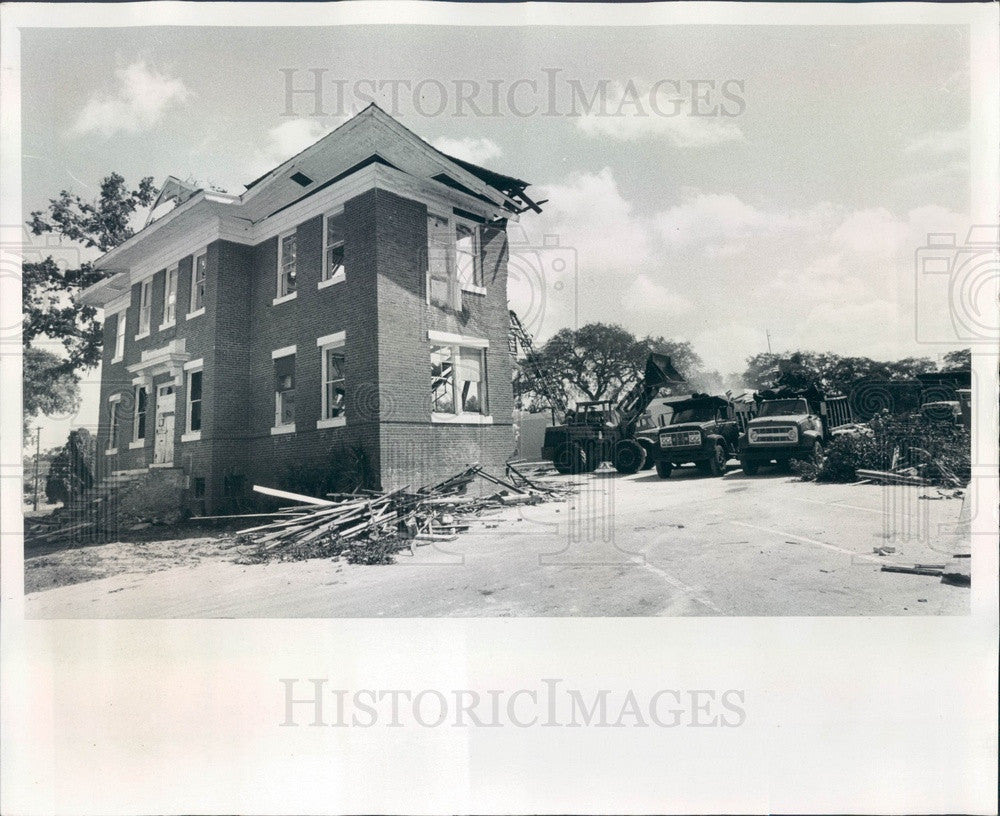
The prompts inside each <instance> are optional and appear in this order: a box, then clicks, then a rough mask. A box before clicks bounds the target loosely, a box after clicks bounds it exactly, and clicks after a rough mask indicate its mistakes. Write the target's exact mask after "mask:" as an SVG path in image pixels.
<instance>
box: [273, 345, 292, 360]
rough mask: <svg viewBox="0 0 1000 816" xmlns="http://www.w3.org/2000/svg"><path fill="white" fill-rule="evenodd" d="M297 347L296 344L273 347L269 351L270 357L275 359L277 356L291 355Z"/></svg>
mask: <svg viewBox="0 0 1000 816" xmlns="http://www.w3.org/2000/svg"><path fill="white" fill-rule="evenodd" d="M297 348H298V347H297V346H285V347H284V348H279V349H275V350H274V351H272V352H271V359H272V360H277V359H278V358H279V357H291V356H292V355H293V354H296V353H297Z"/></svg>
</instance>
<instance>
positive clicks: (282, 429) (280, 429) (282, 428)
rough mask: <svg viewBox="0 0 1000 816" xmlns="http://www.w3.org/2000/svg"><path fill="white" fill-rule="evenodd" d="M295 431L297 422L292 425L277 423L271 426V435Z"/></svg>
mask: <svg viewBox="0 0 1000 816" xmlns="http://www.w3.org/2000/svg"><path fill="white" fill-rule="evenodd" d="M289 433H295V423H294V422H293V423H292V424H291V425H276V426H275V427H273V428H271V436H277V435H278V434H289Z"/></svg>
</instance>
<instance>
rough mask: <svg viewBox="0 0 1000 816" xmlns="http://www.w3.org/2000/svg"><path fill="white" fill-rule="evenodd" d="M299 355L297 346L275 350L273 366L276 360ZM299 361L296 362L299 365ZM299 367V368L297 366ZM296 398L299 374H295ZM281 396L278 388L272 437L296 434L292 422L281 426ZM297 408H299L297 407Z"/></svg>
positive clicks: (275, 397) (272, 354) (275, 390)
mask: <svg viewBox="0 0 1000 816" xmlns="http://www.w3.org/2000/svg"><path fill="white" fill-rule="evenodd" d="M297 353H298V348H297V347H296V346H285V347H283V348H280V349H275V350H274V351H272V352H271V365H272V368H273V366H274V361H275V360H280V359H281V358H283V357H294V356H295V355H296V354H297ZM297 362H298V361H296V363H297ZM296 367H297V366H296ZM294 376H295V379H294V380H293V382H294V383H295V388H294V390H295V392H296V394H295V396H296V398H297V397H298V390H299V384H298V382H297V379H298V372H297V371H296V373H295V375H294ZM281 394H282V392H280V391H278V389H277V388H275V389H274V425H272V426H271V435H272V436H277V435H278V434H286V433H295V423H294V422H290V423H288V424H286V425H282V424H280V420H281V408H282V405H281ZM296 407H297V406H296Z"/></svg>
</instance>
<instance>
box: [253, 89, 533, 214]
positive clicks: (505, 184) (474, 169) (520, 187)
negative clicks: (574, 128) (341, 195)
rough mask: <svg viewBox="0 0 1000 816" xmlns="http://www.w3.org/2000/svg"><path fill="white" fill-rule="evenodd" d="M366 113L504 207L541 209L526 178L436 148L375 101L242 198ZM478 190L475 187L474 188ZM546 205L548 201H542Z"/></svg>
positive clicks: (270, 173)
mask: <svg viewBox="0 0 1000 816" xmlns="http://www.w3.org/2000/svg"><path fill="white" fill-rule="evenodd" d="M365 116H373V117H377V118H378V119H379V120H380V121H382V122H385V123H387V124H389V125H390V127H392V128H395V129H397V131H402V132H403V133H405V134H406V135H407V136H409V137H411V138H413V139H416V140H417V141H418V142H419V143H420V144H421V146H422V147H423V148H424V149H425V150H427V151H429V152H432V153H433V154H435V155H436V156H437V157H439V158H441V159H444V160H445V161H446V162H448V163H450V164H453V165H456V166H458V168H459V169H460V170H462V171H464V172H465V173H467V174H468V175H470V176H472V177H473V178H474V179H477V180H478V181H480V182H482V183H483V184H484V185H486V186H488V187H491V188H493V189H494V190H496V191H497V192H498V193H500V194H501V196H502V197H503V198H504V199H506V201H497V202H496V203H497V204H500V205H501V206H503V207H504V208H506V209H508V210H510V211H511V212H513V213H515V214H519V213H522V212H525V211H526V210H534V211H535V212H541V208H540V206H539V204H538V203H536V202H534V201H532V200H531V198H529V197H528V196H527V195H526V194H525V192H524V191H525V190H526V189H527V188H528V187H529V186H530V185H529V183H528V182H526V181H523V180H521V179H519V178H515V177H514V176H507V175H504V174H503V173H497V172H496V171H494V170H489V169H487V168H485V167H480V166H479V165H478V164H473V163H472V162H467V161H465V160H463V159H459V158H456V157H455V156H450V155H448V154H447V153H444V152H442V151H440V150H438V149H437V148H436V147H434V146H433V145H432V144H430V142H428V141H426V140H425V139H422V138H421V137H420V136H418V135H417V134H416V133H414V132H413V131H412V130H410V129H409V128H408V127H406V126H405V125H403V124H402V123H400V122H399V121H398V120H397V119H395V118H393V117H392V116H390V115H389V114H388V113H386V112H385V111H384V110H382V108H380V107H379V106H378V105H377V104H375V103H374V102H372V103H370V104H369V105H368V107H366V108H365V109H364V110H362V111H361V112H360V113H358V114H355V115H354V116H352V117H351V118H350V119H348V120H347V121H346V122H343V123H342V124H340V125H339V126H338V127H336V128H334V129H333V130H332V131H330V132H329V133H327V134H326V135H324V136H321V137H320V138H319V139H317V140H316V141H315V142H313V143H312V144H311V145H309V146H308V147H306V148H305V149H303V150H300V151H299V152H298V153H296V154H295V155H294V156H292V157H291V158H290V159H287V160H286V161H284V162H282V163H281V164H279V165H278V166H277V167H275V168H273V169H271V170H269V171H268V172H266V173H264V174H263V175H261V176H258V177H257V178H255V179H254V180H253V181H251V182H250V183H249V184H247V185H246V192H245V193H244V194H243V195H242V196H241V197H240V200H241V201H248V200H250V199H251V198H253V196H254V195H256V193H257V192H259V190H260V189H261V187H266V186H267V185H266V183H265V182H266V181H268V180H269V179H278V178H281V177H282V176H284V175H285V172H286V171H288V170H291V169H292V168H293V167H295V166H296V165H297V164H298V163H300V162H301V161H302V159H304V158H305V157H306V156H307V155H308V154H309V153H311V152H313V151H314V150H315V148H316V147H317V146H318V145H320V144H321V143H323V142H324V141H326V140H327V139H328V138H330V137H331V136H333V135H334V134H336V133H341V132H346V131H347V130H350V129H351V128H353V127H354V126H355V125H356V123H357V122H359V121H360V120H361V119H362V118H363V117H365ZM473 189H475V188H473ZM541 203H542V204H544V203H545V202H544V201H543V202H541Z"/></svg>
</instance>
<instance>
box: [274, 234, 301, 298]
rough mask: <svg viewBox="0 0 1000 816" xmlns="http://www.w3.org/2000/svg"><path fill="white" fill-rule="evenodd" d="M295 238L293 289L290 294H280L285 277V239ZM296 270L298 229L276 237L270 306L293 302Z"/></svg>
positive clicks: (296, 290)
mask: <svg viewBox="0 0 1000 816" xmlns="http://www.w3.org/2000/svg"><path fill="white" fill-rule="evenodd" d="M286 238H295V273H296V275H295V277H296V281H295V289H294V290H292V291H291V292H285V293H282V291H281V288H282V283H283V281H284V277H285V267H284V255H285V239H286ZM298 269H299V237H298V228H295V229H290V230H288V231H286V232H283V233H281V234H280V235H279V236H278V268H277V270H276V275H275V281H274V283H275V296H274V300H272V301H271V305H272V306H277V305H278V304H279V303H286V302H287V301H289V300H294V299H295V297H296V295H297V294H298Z"/></svg>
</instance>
